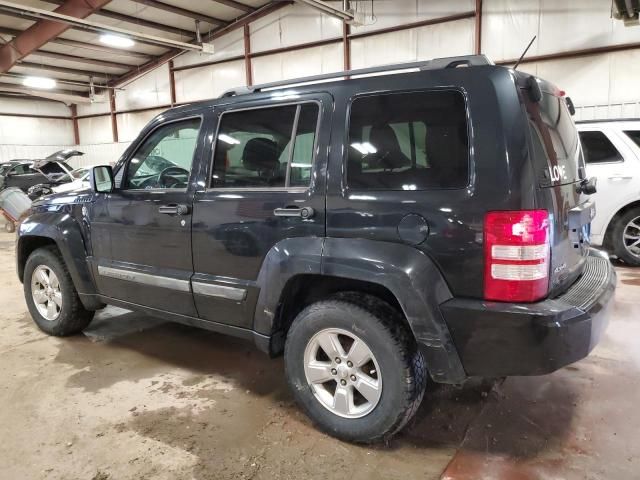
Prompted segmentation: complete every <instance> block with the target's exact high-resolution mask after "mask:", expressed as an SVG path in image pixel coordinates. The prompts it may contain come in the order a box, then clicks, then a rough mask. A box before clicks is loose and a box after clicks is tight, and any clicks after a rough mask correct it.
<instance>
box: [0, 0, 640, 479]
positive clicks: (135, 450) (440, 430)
mask: <svg viewBox="0 0 640 480" xmlns="http://www.w3.org/2000/svg"><path fill="white" fill-rule="evenodd" d="M639 10H640V3H639V2H638V1H637V0H629V1H624V0H622V1H618V0H612V1H609V0H585V1H583V2H575V1H571V0H553V1H551V0H350V1H346V2H343V1H316V0H296V1H289V0H273V1H269V0H202V1H200V2H195V1H189V0H12V1H11V2H9V1H5V0H0V163H4V162H9V161H14V160H21V161H26V160H30V159H44V158H45V157H48V156H49V155H51V154H53V153H54V152H58V151H71V150H78V151H80V152H82V155H78V156H73V157H71V158H69V159H68V161H67V162H68V164H69V166H70V167H71V168H73V169H78V168H81V167H83V168H87V169H89V168H90V167H94V166H99V165H111V166H114V165H116V164H118V162H119V160H120V159H121V158H122V159H124V156H126V155H127V153H126V152H127V148H128V147H129V146H131V145H132V143H133V142H135V141H136V139H137V138H138V136H139V135H140V132H141V131H142V130H143V129H144V128H145V126H146V125H147V124H148V123H149V122H150V121H152V120H153V119H157V118H158V116H161V115H163V114H165V112H166V111H167V110H169V109H174V108H176V107H183V108H188V107H189V105H191V104H197V103H198V102H204V101H211V100H215V99H218V98H219V97H220V96H221V95H223V94H224V93H225V92H227V91H229V90H233V89H238V88H242V87H252V86H256V85H262V84H269V83H271V82H280V81H286V80H292V79H304V77H310V76H317V75H323V74H334V73H339V72H343V71H349V70H355V69H366V68H370V67H383V66H386V65H396V64H403V63H411V62H427V61H429V60H432V59H438V58H442V57H457V56H463V55H485V56H486V57H487V58H488V59H489V60H490V61H491V62H493V63H494V64H495V65H498V66H504V67H507V68H513V67H514V65H516V64H517V70H518V71H519V72H523V73H526V74H531V75H534V76H536V77H540V78H543V79H545V80H547V81H549V82H551V83H553V84H554V85H556V86H557V87H558V88H559V89H560V90H561V91H562V92H563V93H562V95H563V96H566V97H570V101H571V103H572V108H574V109H575V112H574V115H573V117H572V118H573V121H574V122H576V123H577V124H579V125H582V127H579V128H578V130H579V131H580V132H582V131H583V130H586V131H593V130H595V129H597V128H600V127H599V126H600V125H605V126H606V125H609V123H608V122H617V121H624V122H626V123H624V125H623V126H621V127H620V128H621V129H622V130H624V132H627V135H629V136H630V134H629V132H636V133H637V131H640V94H639V89H638V84H639V79H640V25H639V22H638V11H639ZM105 37H106V38H105ZM109 37H111V38H109ZM110 42H111V43H110ZM123 42H124V43H123ZM527 47H528V49H527ZM523 54H524V56H522V55H523ZM521 56H522V57H521ZM393 77H394V76H393V75H391V76H390V77H389V78H390V80H389V83H390V84H391V85H392V84H393ZM338 78H340V79H343V80H345V81H347V79H348V78H350V77H349V76H348V75H343V76H339V77H338ZM334 80H335V79H334ZM298 81H299V80H298ZM292 85H294V86H293V87H291V88H292V89H295V85H297V84H296V83H295V82H294V83H292ZM285 93H286V92H285ZM296 118H297V117H296ZM296 122H297V120H296ZM597 122H600V123H597ZM634 122H635V123H634ZM603 128H608V127H603ZM622 130H621V131H622ZM616 135H617V134H616ZM620 135H622V133H621V134H620ZM616 138H617V137H616ZM637 138H638V140H635V143H636V146H634V144H633V143H632V142H630V141H628V139H626V138H625V140H624V142H622V141H620V140H619V139H618V140H614V139H611V142H612V143H613V144H614V145H615V146H616V147H617V146H618V142H620V143H624V146H623V147H620V148H618V150H619V151H620V153H619V154H618V155H620V156H621V157H620V163H616V162H611V163H614V164H615V165H614V166H615V171H613V170H606V172H605V170H604V166H603V165H598V166H597V168H601V169H602V172H604V173H601V172H600V171H598V170H597V168H593V167H592V170H589V165H587V173H588V174H589V176H592V175H595V176H597V177H598V189H599V190H598V191H599V192H600V195H598V193H596V194H595V199H596V201H595V204H596V207H595V211H598V212H599V208H598V205H599V204H600V202H602V204H603V205H604V203H605V202H606V201H609V200H608V198H607V196H610V197H612V198H613V197H615V196H616V195H618V193H617V190H616V189H618V188H620V189H622V185H623V183H624V182H627V181H628V182H631V181H632V180H631V179H632V177H633V178H634V180H633V181H634V182H635V181H636V180H637V179H638V178H640V135H638V137H637ZM583 141H584V140H583ZM583 148H585V147H584V145H583ZM123 155H124V156H123ZM627 156H628V157H629V158H631V157H634V160H633V162H635V163H629V162H631V160H628V159H627ZM622 157H625V163H624V165H625V166H624V168H625V170H623V162H622ZM603 163H604V164H608V163H610V162H607V161H605V162H603ZM618 167H619V168H618ZM87 172H89V170H87ZM592 172H594V173H592ZM612 172H613V173H612ZM0 175H1V172H0ZM88 175H89V174H88V173H87V177H86V182H87V183H86V184H85V185H84V187H85V188H88V185H89V183H88V182H89V181H90V180H89V178H90V177H89V176H88ZM552 175H553V174H552ZM612 176H615V177H616V178H619V179H622V180H621V181H620V182H618V183H615V184H612V186H611V185H610V186H607V185H606V181H607V180H606V179H607V178H608V179H611V178H613V177H612ZM625 185H626V184H625ZM634 185H635V186H638V184H635V183H634ZM629 187H631V185H629ZM634 188H635V187H634ZM630 190H633V189H630ZM636 190H637V191H635V190H634V192H633V193H632V194H629V195H632V196H631V197H629V196H625V197H624V199H622V197H621V199H620V202H613V200H611V201H610V202H609V203H612V204H613V203H615V206H613V205H612V206H611V208H612V209H613V210H612V213H611V216H610V218H609V223H611V222H614V221H615V220H616V219H617V218H619V217H621V216H622V214H623V213H624V214H627V213H628V212H630V211H633V212H640V189H636ZM603 192H604V193H603ZM620 195H621V196H622V193H620ZM625 195H626V193H625ZM601 198H602V200H601ZM0 207H1V205H0ZM607 208H609V206H607ZM362 215H366V214H365V213H363V214H362ZM594 215H596V214H595V213H594ZM601 215H602V214H601ZM5 216H6V215H5ZM638 217H640V213H638ZM624 218H626V217H624ZM16 220H18V219H16ZM636 220H638V219H637V218H636V217H634V218H631V220H630V221H629V222H630V223H629V225H633V222H634V221H636ZM449 221H450V222H452V221H453V220H449ZM603 222H604V220H603ZM598 225H599V224H598ZM603 225H604V226H603V227H602V233H599V232H598V231H596V230H594V228H593V227H592V233H593V235H594V236H595V237H596V238H597V239H598V240H600V241H601V242H602V245H603V246H602V248H603V249H607V251H608V252H609V253H612V251H613V250H612V249H613V247H612V246H611V244H608V243H607V241H608V239H609V237H608V236H607V235H609V233H608V232H609V231H610V230H608V229H607V228H608V227H607V225H606V222H605V223H604V224H603ZM16 228H18V230H20V225H19V223H18V224H17V227H16ZM611 228H613V227H611ZM634 228H637V229H638V230H637V234H638V235H640V227H634ZM363 235H364V234H363ZM624 235H630V234H629V233H628V230H626V229H625V233H624ZM625 238H626V237H625ZM629 238H630V237H629ZM635 238H636V237H634V241H635ZM637 239H638V241H639V242H640V236H638V237H637ZM15 245H16V234H15V233H13V232H12V233H5V232H2V233H0V279H1V280H0V281H1V282H2V288H1V289H0V302H1V304H2V308H1V309H0V321H2V324H3V326H2V329H1V332H2V334H0V358H1V359H2V360H1V363H2V365H3V366H4V368H3V373H0V384H1V385H2V387H0V406H2V408H0V430H3V431H4V432H5V433H4V435H3V436H4V439H5V441H4V442H2V444H0V458H2V459H4V461H3V462H2V463H1V464H0V478H25V479H27V478H29V479H30V478H33V479H40V478H42V479H70V478H78V479H87V480H116V479H118V480H119V479H140V478H149V479H202V480H204V479H227V478H228V479H232V478H233V479H240V478H243V479H266V478H278V479H279V478H282V479H286V478H291V479H303V478H325V479H334V478H335V479H338V478H345V477H346V476H350V477H352V478H354V480H355V479H365V478H366V479H374V478H385V479H391V478H403V479H404V478H425V479H447V480H462V479H469V480H471V479H514V478H523V479H531V480H533V479H546V478H558V479H584V478H588V479H613V478H630V479H631V478H637V476H638V475H639V474H638V471H640V447H638V445H639V442H638V441H637V440H638V433H637V429H636V428H635V427H634V425H636V424H637V421H638V414H637V413H636V411H635V409H634V406H635V404H636V403H637V402H638V401H640V357H639V356H638V352H639V351H640V350H639V347H640V344H639V341H638V336H637V333H638V325H637V324H636V319H637V313H638V308H639V305H640V304H639V300H638V298H639V297H638V292H639V290H638V288H639V287H640V270H639V268H640V267H637V266H634V265H633V264H631V263H629V262H628V261H625V260H624V259H623V258H622V257H620V256H619V255H618V256H616V255H615V254H613V255H612V257H611V261H612V263H613V266H614V267H615V270H616V272H617V290H616V294H615V299H614V300H611V308H610V309H609V312H610V313H609V315H610V316H609V320H608V323H609V326H608V328H607V332H606V334H605V335H604V337H603V339H602V340H601V342H600V344H599V345H598V346H597V347H596V348H595V349H594V350H593V351H592V352H591V354H590V355H589V356H588V357H587V358H585V359H584V360H581V361H579V362H578V363H575V364H572V365H569V366H566V367H564V368H561V369H559V370H558V371H555V372H554V373H550V374H547V375H541V376H514V377H507V378H502V377H501V378H472V379H470V380H469V381H468V382H466V383H464V384H462V385H443V384H437V383H430V382H428V384H427V390H426V392H427V393H425V400H424V401H423V402H422V405H421V406H420V408H419V410H418V413H417V414H416V416H415V417H414V419H413V420H411V421H410V422H409V423H408V425H407V427H406V428H405V429H404V430H403V431H402V432H400V433H399V434H398V435H397V436H394V437H393V438H389V439H388V440H387V441H384V442H378V443H375V444H371V445H361V444H357V443H355V444H354V443H349V442H345V441H341V440H338V439H336V438H333V437H332V436H330V435H327V434H326V433H322V432H321V431H319V430H318V429H316V428H315V427H314V423H313V422H312V421H311V420H309V419H308V418H307V417H306V416H305V414H304V412H303V410H302V409H300V408H299V407H298V406H297V404H296V402H295V401H294V397H293V396H292V394H291V393H290V391H289V390H288V388H287V383H286V380H285V376H284V370H285V367H284V363H283V360H282V358H276V359H275V360H270V359H269V358H268V356H266V355H264V354H263V353H262V352H260V351H258V350H257V349H256V348H255V347H254V346H253V345H252V344H249V343H247V342H245V341H242V340H239V339H233V338H230V337H226V336H224V335H221V334H218V333H214V332H211V331H205V330H198V329H196V328H194V327H189V326H185V325H179V324H174V323H171V322H167V321H166V320H164V319H160V318H156V317H154V316H153V315H144V314H142V313H139V312H135V313H134V312H131V311H128V310H125V309H122V308H119V307H115V306H109V307H107V308H106V309H104V310H100V311H99V312H98V313H97V315H96V317H95V319H94V320H93V322H92V323H91V325H90V327H89V328H88V329H86V330H85V332H84V333H83V334H81V335H79V336H74V337H69V338H54V337H48V336H47V335H45V334H44V333H42V332H40V331H39V330H38V329H37V328H36V326H35V325H33V322H32V320H31V316H30V313H29V310H28V309H27V306H26V305H27V304H26V303H25V300H24V299H23V293H22V289H23V285H22V284H21V282H20V280H19V279H18V277H17V276H16V273H15V271H16V267H15V265H16V246H15ZM636 245H637V242H636V243H635V244H631V246H632V247H635V246H636ZM609 247H611V249H609ZM118 248H119V247H118ZM122 248H126V246H125V245H122ZM639 255H640V252H639ZM638 258H640V257H638ZM27 283H28V282H26V283H25V285H26V284H27Z"/></svg>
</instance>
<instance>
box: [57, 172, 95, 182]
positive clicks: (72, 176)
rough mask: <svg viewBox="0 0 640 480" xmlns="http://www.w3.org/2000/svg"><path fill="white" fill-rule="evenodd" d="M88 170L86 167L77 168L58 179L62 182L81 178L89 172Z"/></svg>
mask: <svg viewBox="0 0 640 480" xmlns="http://www.w3.org/2000/svg"><path fill="white" fill-rule="evenodd" d="M87 171H88V170H87V169H86V168H76V169H75V170H74V171H73V172H71V173H70V174H69V173H66V174H64V175H63V176H61V177H60V178H59V179H58V181H59V182H60V183H67V182H73V181H74V180H79V179H81V178H82V177H84V176H85V175H86V174H87Z"/></svg>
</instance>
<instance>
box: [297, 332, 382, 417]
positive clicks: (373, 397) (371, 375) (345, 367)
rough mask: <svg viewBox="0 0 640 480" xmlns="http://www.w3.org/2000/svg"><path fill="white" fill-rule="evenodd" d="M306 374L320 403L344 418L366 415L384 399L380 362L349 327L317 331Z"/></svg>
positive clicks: (306, 353)
mask: <svg viewBox="0 0 640 480" xmlns="http://www.w3.org/2000/svg"><path fill="white" fill-rule="evenodd" d="M304 373H305V376H306V379H307V382H308V383H309V385H310V386H311V389H312V390H313V393H314V395H315V397H316V398H317V399H318V401H319V402H320V404H321V405H322V406H323V407H325V408H326V409H327V410H329V411H330V412H332V413H334V414H336V415H338V416H340V417H344V418H360V417H364V416H365V415H367V414H369V413H371V412H372V411H373V409H374V408H375V407H376V405H377V404H378V402H379V401H380V396H381V394H382V376H381V373H380V368H379V367H378V362H377V360H376V358H375V356H374V355H373V352H372V351H371V348H369V346H368V345H367V344H366V343H365V342H364V341H363V340H362V339H361V338H359V337H358V336H356V335H354V334H353V333H351V332H349V331H347V330H343V329H339V328H327V329H324V330H321V331H319V332H318V333H316V334H315V335H314V336H313V337H312V338H311V340H309V343H308V344H307V346H306V348H305V351H304Z"/></svg>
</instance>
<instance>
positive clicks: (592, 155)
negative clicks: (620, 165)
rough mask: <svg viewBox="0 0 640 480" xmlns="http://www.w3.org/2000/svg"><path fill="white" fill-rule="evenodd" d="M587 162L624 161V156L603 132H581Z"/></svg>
mask: <svg viewBox="0 0 640 480" xmlns="http://www.w3.org/2000/svg"><path fill="white" fill-rule="evenodd" d="M580 142H581V143H582V150H583V153H584V159H585V162H586V163H612V162H622V156H621V155H620V153H619V152H618V150H616V147H614V146H613V144H612V143H611V140H609V139H608V138H607V136H606V135H605V134H604V133H603V132H597V131H593V132H580Z"/></svg>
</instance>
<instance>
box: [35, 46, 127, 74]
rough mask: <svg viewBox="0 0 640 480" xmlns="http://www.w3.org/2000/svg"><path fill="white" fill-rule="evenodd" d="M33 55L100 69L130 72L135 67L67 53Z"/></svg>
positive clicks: (42, 52) (38, 51)
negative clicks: (94, 66) (117, 69)
mask: <svg viewBox="0 0 640 480" xmlns="http://www.w3.org/2000/svg"><path fill="white" fill-rule="evenodd" d="M31 55H39V56H40V57H46V58H56V59H58V60H65V61H67V62H76V63H86V64H88V65H96V66H98V67H107V68H120V69H123V70H130V69H131V68H133V67H135V65H131V64H129V63H118V62H110V61H108V60H99V59H97V58H87V57H81V56H79V55H68V54H66V53H57V52H46V51H44V50H37V51H35V52H33V53H32V54H31Z"/></svg>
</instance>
